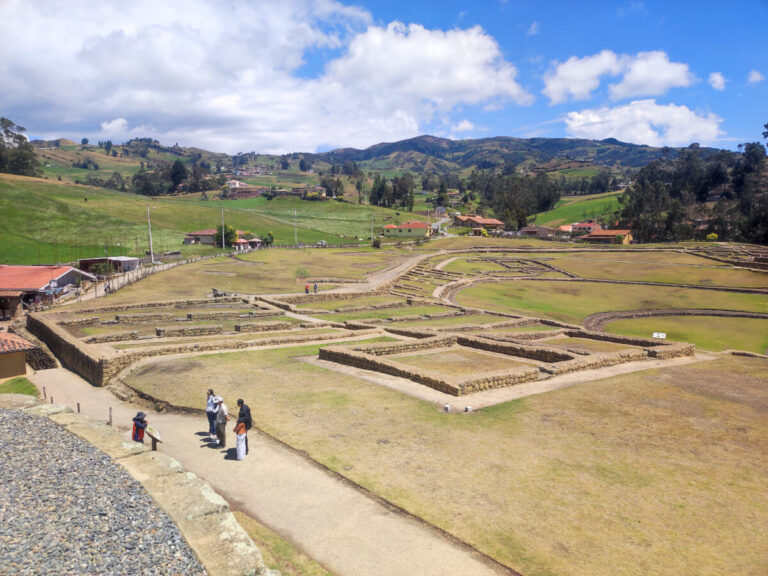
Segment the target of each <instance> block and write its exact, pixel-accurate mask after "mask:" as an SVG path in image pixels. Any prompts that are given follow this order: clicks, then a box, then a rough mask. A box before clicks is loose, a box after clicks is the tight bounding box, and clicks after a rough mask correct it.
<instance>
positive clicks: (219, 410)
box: [214, 396, 229, 448]
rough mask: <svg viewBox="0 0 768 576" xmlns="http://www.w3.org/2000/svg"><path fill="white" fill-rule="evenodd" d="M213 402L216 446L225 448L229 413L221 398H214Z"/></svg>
mask: <svg viewBox="0 0 768 576" xmlns="http://www.w3.org/2000/svg"><path fill="white" fill-rule="evenodd" d="M214 402H215V403H216V446H219V447H221V448H226V446H227V422H228V421H229V411H228V410H227V405H226V404H224V399H223V398H222V397H221V396H216V398H215V399H214Z"/></svg>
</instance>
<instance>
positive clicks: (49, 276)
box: [0, 265, 73, 291]
mask: <svg viewBox="0 0 768 576" xmlns="http://www.w3.org/2000/svg"><path fill="white" fill-rule="evenodd" d="M70 270H73V268H72V266H2V265H0V290H24V291H32V290H42V289H43V288H45V287H46V286H47V285H48V284H49V283H50V281H51V280H56V279H57V278H59V277H61V276H63V275H64V274H66V273H67V272H69V271H70Z"/></svg>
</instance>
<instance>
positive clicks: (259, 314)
mask: <svg viewBox="0 0 768 576" xmlns="http://www.w3.org/2000/svg"><path fill="white" fill-rule="evenodd" d="M282 315H283V313H282V312H280V311H279V310H244V311H242V312H240V311H232V312H187V320H228V319H231V318H247V317H251V318H269V317H271V316H282Z"/></svg>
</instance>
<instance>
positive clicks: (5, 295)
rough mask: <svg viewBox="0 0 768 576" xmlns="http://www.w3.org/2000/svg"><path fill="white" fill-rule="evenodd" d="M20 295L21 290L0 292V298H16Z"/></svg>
mask: <svg viewBox="0 0 768 576" xmlns="http://www.w3.org/2000/svg"><path fill="white" fill-rule="evenodd" d="M22 294H24V292H22V291H21V290H0V298H18V297H19V296H21V295H22Z"/></svg>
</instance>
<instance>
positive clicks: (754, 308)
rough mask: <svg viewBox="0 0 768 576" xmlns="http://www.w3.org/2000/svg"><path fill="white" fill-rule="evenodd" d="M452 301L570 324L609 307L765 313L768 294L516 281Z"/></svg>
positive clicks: (470, 292)
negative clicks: (712, 309) (701, 309)
mask: <svg viewBox="0 0 768 576" xmlns="http://www.w3.org/2000/svg"><path fill="white" fill-rule="evenodd" d="M456 301H457V302H458V303H459V304H461V305H463V306H470V307H478V308H486V309H489V310H498V311H501V312H512V313H519V314H522V315H532V316H542V317H545V318H552V319H554V320H562V321H564V322H573V323H581V322H582V321H583V320H584V319H585V318H586V317H587V316H589V315H590V314H595V313H597V312H607V311H611V310H641V309H657V308H658V309H660V308H718V309H724V310H747V311H751V312H768V298H766V297H765V296H764V295H760V294H735V293H729V292H716V291H709V290H697V289H694V288H676V287H666V286H642V285H636V286H633V285H620V284H599V283H590V282H551V281H540V282H538V281H536V282H535V281H528V280H517V281H510V282H500V283H494V284H479V285H476V286H471V287H469V288H466V289H465V290H462V291H461V292H459V294H458V295H457V297H456Z"/></svg>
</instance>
